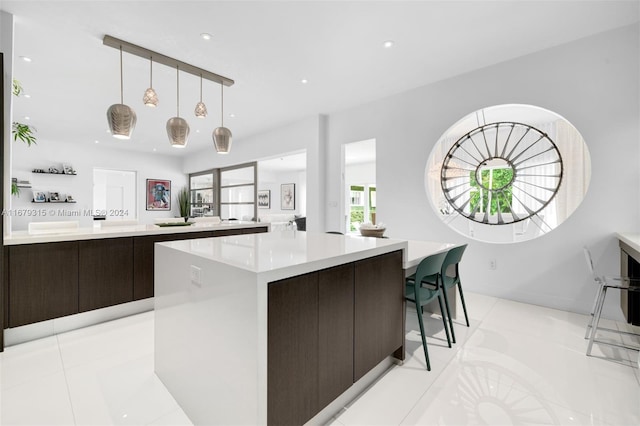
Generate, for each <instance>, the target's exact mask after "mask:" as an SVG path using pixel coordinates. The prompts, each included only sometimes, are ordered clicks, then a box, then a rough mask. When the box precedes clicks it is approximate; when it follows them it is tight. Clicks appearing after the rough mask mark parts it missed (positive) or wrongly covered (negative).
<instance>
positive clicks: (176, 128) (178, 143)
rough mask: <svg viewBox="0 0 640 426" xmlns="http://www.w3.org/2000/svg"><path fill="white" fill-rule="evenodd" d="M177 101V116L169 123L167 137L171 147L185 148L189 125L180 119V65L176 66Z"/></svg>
mask: <svg viewBox="0 0 640 426" xmlns="http://www.w3.org/2000/svg"><path fill="white" fill-rule="evenodd" d="M176 99H177V115H176V117H173V118H170V119H169V120H168V121H167V135H169V142H171V146H173V147H174V148H184V147H186V146H187V139H188V138H189V124H188V123H187V121H186V120H185V119H184V118H181V117H180V67H179V66H178V65H176Z"/></svg>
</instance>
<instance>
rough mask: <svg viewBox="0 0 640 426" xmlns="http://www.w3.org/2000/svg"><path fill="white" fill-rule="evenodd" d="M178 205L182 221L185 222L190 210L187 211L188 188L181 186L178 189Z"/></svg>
mask: <svg viewBox="0 0 640 426" xmlns="http://www.w3.org/2000/svg"><path fill="white" fill-rule="evenodd" d="M177 199H178V207H179V208H180V216H181V217H184V221H185V222H186V221H187V219H189V215H190V213H191V212H190V211H189V207H190V205H189V188H188V187H186V186H183V187H182V188H180V191H178V196H177Z"/></svg>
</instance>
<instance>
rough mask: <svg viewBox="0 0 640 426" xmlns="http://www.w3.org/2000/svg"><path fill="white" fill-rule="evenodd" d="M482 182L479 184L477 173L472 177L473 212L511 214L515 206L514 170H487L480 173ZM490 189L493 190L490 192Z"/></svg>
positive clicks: (470, 206) (470, 205)
mask: <svg viewBox="0 0 640 426" xmlns="http://www.w3.org/2000/svg"><path fill="white" fill-rule="evenodd" d="M480 174H481V177H482V182H481V183H480V184H479V183H478V181H477V179H476V174H475V172H470V175H471V188H473V189H472V191H471V201H470V202H469V208H470V209H471V211H472V212H473V211H475V212H478V213H484V212H486V211H487V210H488V211H489V214H492V215H493V214H497V213H498V211H500V213H511V206H512V205H513V203H512V200H513V193H512V189H511V185H510V184H511V181H512V180H513V169H512V168H495V169H485V170H482V171H481V172H480ZM488 189H491V191H489V190H488Z"/></svg>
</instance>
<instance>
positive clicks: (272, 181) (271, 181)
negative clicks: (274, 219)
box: [258, 167, 307, 216]
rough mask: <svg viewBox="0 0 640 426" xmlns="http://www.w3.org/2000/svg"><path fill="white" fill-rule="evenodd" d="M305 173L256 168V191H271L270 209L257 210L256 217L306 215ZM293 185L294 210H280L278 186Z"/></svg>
mask: <svg viewBox="0 0 640 426" xmlns="http://www.w3.org/2000/svg"><path fill="white" fill-rule="evenodd" d="M305 175H306V173H305V172H304V171H282V172H275V171H265V170H262V171H261V170H260V167H258V190H259V191H262V190H267V189H268V190H270V191H271V208H270V209H261V208H258V216H260V215H263V214H296V215H300V216H304V215H305V214H306V211H307V209H306V195H305V193H306V176H305ZM284 183H294V184H295V185H296V195H295V196H296V202H295V210H282V209H281V208H280V185H282V184H284Z"/></svg>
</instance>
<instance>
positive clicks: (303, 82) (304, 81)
mask: <svg viewBox="0 0 640 426" xmlns="http://www.w3.org/2000/svg"><path fill="white" fill-rule="evenodd" d="M308 82H309V80H307V79H306V78H303V79H302V80H300V83H302V84H307V83H308Z"/></svg>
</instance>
